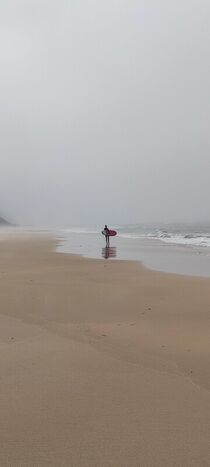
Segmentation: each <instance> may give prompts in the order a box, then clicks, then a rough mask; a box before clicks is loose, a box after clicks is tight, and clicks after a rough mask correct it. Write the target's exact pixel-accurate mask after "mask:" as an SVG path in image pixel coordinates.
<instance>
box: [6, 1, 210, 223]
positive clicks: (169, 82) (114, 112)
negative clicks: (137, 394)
mask: <svg viewBox="0 0 210 467" xmlns="http://www.w3.org/2000/svg"><path fill="white" fill-rule="evenodd" d="M209 31H210V2H209V0H200V1H199V0H197V1H195V0H138V1H137V0H66V1H64V0H57V1H55V0H2V1H1V3H0V67H1V73H0V94H1V105H0V128H1V138H0V162H1V171H0V212H2V213H3V214H6V215H7V216H9V218H10V219H12V220H15V221H16V222H20V223H27V224H28V223H33V224H48V223H49V224H65V225H67V224H78V223H80V224H86V223H88V224H92V223H103V222H107V223H112V224H113V223H116V224H118V223H126V222H129V223H131V222H141V221H143V222H147V221H171V220H186V221H190V220H196V219H202V220H209V219H210V214H209V199H210V183H209V175H210V138H209V125H210V85H209V83H210V61H209V57H210V32H209Z"/></svg>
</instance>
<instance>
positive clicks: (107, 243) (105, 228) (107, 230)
mask: <svg viewBox="0 0 210 467" xmlns="http://www.w3.org/2000/svg"><path fill="white" fill-rule="evenodd" d="M104 232H105V238H106V246H109V234H110V230H109V229H108V227H107V225H105V227H104Z"/></svg>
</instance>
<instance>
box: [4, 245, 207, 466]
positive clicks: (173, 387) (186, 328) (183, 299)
mask: <svg viewBox="0 0 210 467" xmlns="http://www.w3.org/2000/svg"><path fill="white" fill-rule="evenodd" d="M55 247H56V240H54V239H52V238H48V237H47V236H45V237H43V238H42V237H41V236H38V237H36V236H31V237H29V238H26V236H25V237H24V238H21V236H19V238H15V236H14V237H12V238H10V239H7V238H6V237H4V238H3V239H2V241H1V242H0V310H1V313H0V380H1V384H0V413H1V421H0V440H1V449H0V465H1V467H4V466H5V467H6V466H17V467H22V466H27V467H32V466H33V467H35V466H37V467H38V466H40V467H44V466H48V465H49V466H56V467H58V466H66V467H67V466H70V467H109V466H110V467H111V466H112V467H140V466H143V467H159V466H165V467H171V466H174V467H175V466H183V467H193V466H195V467H204V466H205V467H207V466H209V464H210V442H209V439H210V415H209V414H210V326H209V324H210V279H208V278H197V277H185V276H179V275H175V274H166V273H160V272H156V271H152V270H149V269H146V268H145V267H143V266H142V265H141V264H140V263H138V262H129V261H110V262H109V261H108V262H106V261H104V260H96V259H87V258H82V257H79V256H76V255H65V254H62V253H56V252H55Z"/></svg>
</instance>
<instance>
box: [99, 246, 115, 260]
mask: <svg viewBox="0 0 210 467" xmlns="http://www.w3.org/2000/svg"><path fill="white" fill-rule="evenodd" d="M101 256H102V258H104V259H108V258H116V257H117V249H116V247H115V246H106V247H105V248H102V252H101Z"/></svg>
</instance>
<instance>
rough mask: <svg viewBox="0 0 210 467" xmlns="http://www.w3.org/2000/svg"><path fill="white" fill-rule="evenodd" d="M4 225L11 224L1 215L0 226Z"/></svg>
mask: <svg viewBox="0 0 210 467" xmlns="http://www.w3.org/2000/svg"><path fill="white" fill-rule="evenodd" d="M4 225H8V226H9V225H12V224H11V223H10V222H9V221H7V220H6V219H4V217H1V216H0V227H2V226H4Z"/></svg>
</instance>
